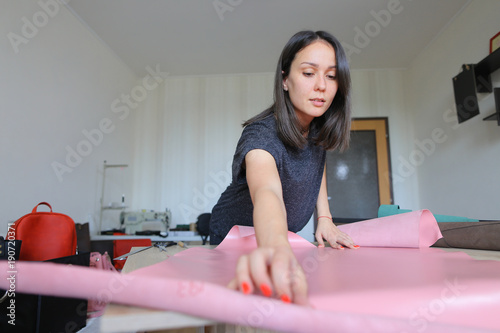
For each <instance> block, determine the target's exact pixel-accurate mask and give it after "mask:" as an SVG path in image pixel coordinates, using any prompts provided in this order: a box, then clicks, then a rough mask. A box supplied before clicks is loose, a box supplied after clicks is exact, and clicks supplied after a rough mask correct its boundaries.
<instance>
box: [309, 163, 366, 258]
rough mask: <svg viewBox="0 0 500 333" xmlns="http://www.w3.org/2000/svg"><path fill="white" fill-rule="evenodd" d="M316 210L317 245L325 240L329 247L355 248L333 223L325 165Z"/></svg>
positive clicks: (349, 239) (322, 243)
mask: <svg viewBox="0 0 500 333" xmlns="http://www.w3.org/2000/svg"><path fill="white" fill-rule="evenodd" d="M316 212H317V214H318V226H317V228H316V233H315V237H316V240H317V242H318V246H320V247H323V246H325V243H324V240H326V241H327V242H328V243H329V244H330V246H331V247H333V248H337V249H342V248H343V247H342V245H344V246H346V247H348V248H357V247H358V246H357V245H354V242H353V240H352V239H351V237H349V235H347V234H346V233H344V232H342V231H340V230H339V228H337V227H336V226H335V224H333V220H332V214H331V212H330V205H329V204H328V191H327V188H326V166H325V168H324V170H323V178H322V180H321V187H320V189H319V195H318V201H317V203H316Z"/></svg>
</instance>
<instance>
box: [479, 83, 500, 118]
mask: <svg viewBox="0 0 500 333" xmlns="http://www.w3.org/2000/svg"><path fill="white" fill-rule="evenodd" d="M493 95H495V108H496V111H497V112H496V113H493V114H492V115H489V116H488V117H486V118H484V119H483V120H496V121H497V124H498V126H500V88H495V89H493Z"/></svg>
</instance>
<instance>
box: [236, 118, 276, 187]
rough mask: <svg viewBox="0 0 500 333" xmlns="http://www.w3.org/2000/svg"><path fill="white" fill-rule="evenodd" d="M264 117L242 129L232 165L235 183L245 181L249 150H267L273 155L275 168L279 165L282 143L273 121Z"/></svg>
mask: <svg viewBox="0 0 500 333" xmlns="http://www.w3.org/2000/svg"><path fill="white" fill-rule="evenodd" d="M266 119H267V118H266ZM266 119H264V120H262V121H257V122H255V123H252V124H250V125H247V126H246V127H245V128H244V129H243V133H242V134H241V137H240V140H239V141H238V145H237V146H236V152H235V154H234V159H233V166H232V169H233V170H232V171H233V182H234V183H236V184H244V183H246V173H245V168H244V163H245V156H246V155H247V154H248V152H250V151H251V150H254V149H262V150H265V151H267V152H268V153H270V154H271V155H272V156H273V157H274V160H275V161H276V166H277V168H278V169H279V167H280V161H281V158H280V156H281V154H282V152H283V150H284V147H283V143H282V142H281V140H280V139H279V138H278V135H277V132H276V128H275V125H274V124H275V123H274V122H270V121H265V120H266Z"/></svg>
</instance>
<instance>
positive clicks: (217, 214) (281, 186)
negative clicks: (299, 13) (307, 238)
mask: <svg viewBox="0 0 500 333" xmlns="http://www.w3.org/2000/svg"><path fill="white" fill-rule="evenodd" d="M350 115H351V112H350V74H349V68H348V63H347V59H346V56H345V53H344V51H343V49H342V46H341V44H340V42H339V41H338V40H337V39H336V38H335V37H333V36H332V35H330V34H328V33H326V32H323V31H317V32H313V31H302V32H299V33H297V34H295V35H294V36H293V37H292V38H291V39H290V40H289V41H288V43H287V44H286V45H285V47H284V49H283V51H282V53H281V57H280V59H279V62H278V66H277V69H276V75H275V84H274V104H273V105H272V106H271V107H270V108H268V109H267V110H265V111H264V112H262V113H261V114H259V115H257V116H255V117H253V118H252V119H250V120H248V121H246V122H245V123H244V124H243V126H244V130H243V133H242V135H241V138H240V140H239V142H238V145H237V148H236V153H235V155H234V160H233V167H232V168H233V178H232V182H231V184H230V185H229V186H228V188H227V189H226V190H225V191H224V193H223V194H222V195H221V198H220V199H219V201H218V203H217V204H216V206H215V207H214V208H213V211H212V218H211V221H210V242H211V244H219V243H220V242H221V241H222V240H223V239H224V237H225V236H226V234H227V233H228V232H229V230H230V229H231V228H232V227H233V226H234V225H248V226H254V228H255V235H256V238H257V244H258V248H257V249H256V250H255V251H253V252H252V253H250V254H248V255H244V256H242V257H241V258H240V259H239V261H238V264H237V268H236V277H235V279H234V280H233V281H232V282H231V284H230V286H231V287H233V288H237V289H240V290H241V291H242V292H244V293H246V294H248V293H252V292H253V291H254V290H255V289H256V288H258V290H260V292H261V293H262V294H264V295H266V296H272V295H275V296H277V297H279V298H281V299H282V300H283V301H284V302H294V303H297V304H308V300H307V283H306V278H305V274H304V272H303V270H302V268H301V267H300V265H299V263H298V262H297V260H296V258H295V256H294V254H293V252H292V250H291V247H290V244H289V242H288V238H287V232H288V230H290V231H292V232H297V231H299V230H301V229H302V228H303V227H304V226H305V225H306V224H307V222H308V221H309V219H310V217H311V216H312V214H313V212H314V208H315V207H316V209H317V215H318V216H319V218H318V225H317V230H316V233H315V237H316V240H317V241H318V244H319V246H324V240H326V241H327V242H328V243H329V244H330V245H331V246H332V247H333V248H337V249H342V248H343V246H346V247H348V248H355V247H357V246H356V245H354V243H353V241H352V239H351V238H350V237H349V236H348V235H346V234H345V233H343V232H341V231H340V230H339V229H338V228H337V227H336V226H335V225H334V224H333V222H332V217H331V216H332V215H331V213H330V209H329V205H328V195H327V190H326V176H325V159H326V150H332V149H339V150H343V149H346V148H347V146H348V144H349V133H350ZM290 277H292V278H290Z"/></svg>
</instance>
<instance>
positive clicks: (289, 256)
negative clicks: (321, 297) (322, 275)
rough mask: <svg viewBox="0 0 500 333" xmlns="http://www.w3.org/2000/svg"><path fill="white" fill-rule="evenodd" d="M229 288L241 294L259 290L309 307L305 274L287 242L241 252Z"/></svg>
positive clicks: (266, 294)
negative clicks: (234, 275)
mask: <svg viewBox="0 0 500 333" xmlns="http://www.w3.org/2000/svg"><path fill="white" fill-rule="evenodd" d="M229 287H230V288H232V289H237V290H240V291H242V292H243V293H244V294H251V293H254V292H256V291H258V292H260V293H261V294H262V295H264V296H267V297H277V298H280V299H281V300H282V301H283V302H286V303H291V302H293V303H295V304H300V305H306V306H309V300H308V297H307V280H306V276H305V273H304V270H303V269H302V267H301V266H300V264H299V263H298V262H297V259H296V258H295V255H294V254H293V252H292V249H291V248H290V245H289V244H288V243H286V244H283V245H279V246H275V247H259V248H257V249H255V250H253V251H252V252H250V253H249V254H246V255H242V256H241V257H240V258H239V260H238V263H237V265H236V277H235V278H234V279H233V280H232V281H231V282H230V283H229Z"/></svg>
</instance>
